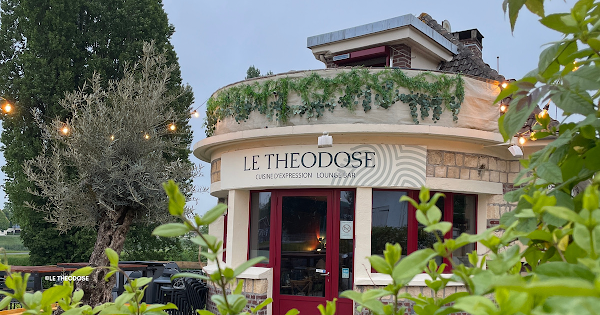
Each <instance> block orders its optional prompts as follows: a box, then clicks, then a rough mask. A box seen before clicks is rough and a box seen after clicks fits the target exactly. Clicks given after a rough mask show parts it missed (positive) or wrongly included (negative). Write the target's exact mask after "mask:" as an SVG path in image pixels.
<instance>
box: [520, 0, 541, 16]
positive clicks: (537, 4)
mask: <svg viewBox="0 0 600 315" xmlns="http://www.w3.org/2000/svg"><path fill="white" fill-rule="evenodd" d="M525 6H527V9H529V11H531V13H533V14H535V15H537V16H539V17H541V18H543V17H544V1H543V0H527V2H525Z"/></svg>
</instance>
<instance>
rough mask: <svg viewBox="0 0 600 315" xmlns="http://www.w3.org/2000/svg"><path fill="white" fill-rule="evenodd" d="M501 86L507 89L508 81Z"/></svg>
mask: <svg viewBox="0 0 600 315" xmlns="http://www.w3.org/2000/svg"><path fill="white" fill-rule="evenodd" d="M501 86H502V88H503V89H506V87H507V86H508V82H506V81H504V82H502V85H501Z"/></svg>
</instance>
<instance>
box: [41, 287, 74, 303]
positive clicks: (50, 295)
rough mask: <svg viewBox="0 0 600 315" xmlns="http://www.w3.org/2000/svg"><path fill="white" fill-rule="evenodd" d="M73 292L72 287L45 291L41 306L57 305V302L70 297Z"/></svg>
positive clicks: (52, 288)
mask: <svg viewBox="0 0 600 315" xmlns="http://www.w3.org/2000/svg"><path fill="white" fill-rule="evenodd" d="M71 290H72V288H71V287H68V286H62V285H58V286H54V287H51V288H49V289H47V290H44V292H43V293H42V301H41V304H42V305H50V304H53V303H56V301H58V300H60V299H64V298H66V297H68V296H70V295H71Z"/></svg>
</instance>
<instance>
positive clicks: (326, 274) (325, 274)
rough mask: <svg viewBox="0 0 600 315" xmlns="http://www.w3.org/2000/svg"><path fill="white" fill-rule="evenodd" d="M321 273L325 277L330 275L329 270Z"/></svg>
mask: <svg viewBox="0 0 600 315" xmlns="http://www.w3.org/2000/svg"><path fill="white" fill-rule="evenodd" d="M320 275H321V276H323V277H329V272H328V273H321V274H320Z"/></svg>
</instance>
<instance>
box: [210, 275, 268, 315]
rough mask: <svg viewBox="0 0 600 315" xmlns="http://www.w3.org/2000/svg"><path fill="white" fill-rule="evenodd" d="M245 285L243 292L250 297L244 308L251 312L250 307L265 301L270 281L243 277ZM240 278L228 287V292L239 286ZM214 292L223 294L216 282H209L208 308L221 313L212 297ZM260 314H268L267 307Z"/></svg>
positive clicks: (247, 297) (215, 312)
mask: <svg viewBox="0 0 600 315" xmlns="http://www.w3.org/2000/svg"><path fill="white" fill-rule="evenodd" d="M243 280H244V285H243V288H242V294H243V295H244V296H245V297H246V299H248V303H247V304H246V307H245V308H244V311H248V312H250V307H256V306H257V305H258V304H260V303H262V302H264V301H265V300H266V299H267V290H268V289H269V282H268V280H267V279H243ZM239 281H240V280H237V281H235V282H234V283H233V284H230V285H228V286H227V288H226V292H227V294H231V291H232V290H233V289H234V288H235V287H236V286H237V283H238V282H239ZM213 294H223V291H222V290H221V288H218V287H216V286H214V284H212V283H209V284H208V301H207V302H206V309H207V310H208V311H210V312H213V313H214V314H219V311H218V310H217V306H216V304H215V302H213V301H212V300H211V299H210V297H211V296H212V295H213ZM257 314H258V315H267V308H266V307H265V308H263V309H262V310H261V311H260V312H258V313H257Z"/></svg>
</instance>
